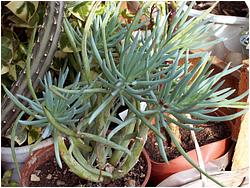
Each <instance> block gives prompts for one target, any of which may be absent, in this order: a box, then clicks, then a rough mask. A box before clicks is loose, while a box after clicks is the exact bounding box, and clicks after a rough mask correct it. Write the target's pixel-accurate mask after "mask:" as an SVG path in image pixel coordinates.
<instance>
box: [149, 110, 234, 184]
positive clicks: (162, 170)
mask: <svg viewBox="0 0 250 188" xmlns="http://www.w3.org/2000/svg"><path fill="white" fill-rule="evenodd" d="M214 114H216V115H217V116H224V115H225V114H224V113H223V112H222V111H218V112H216V113H214ZM224 123H225V124H227V125H229V126H230V127H232V126H233V123H232V122H231V121H226V122H224ZM231 143H232V140H231V137H228V138H225V139H222V140H219V141H216V142H213V143H210V144H206V145H204V146H201V147H200V148H201V153H202V158H203V161H204V163H208V162H209V161H211V160H215V159H217V158H219V157H221V156H222V155H224V154H225V153H226V152H227V151H228V150H229V148H230V146H231ZM187 154H188V155H189V156H190V157H191V159H192V160H193V161H195V162H196V164H198V161H197V154H196V151H195V149H193V150H191V151H189V152H187ZM150 160H151V165H152V172H151V177H150V182H152V183H153V185H155V186H156V185H158V184H159V183H160V182H162V181H163V180H164V179H166V178H167V177H169V176H171V175H173V174H175V173H178V172H181V171H184V170H188V169H191V168H192V165H191V164H190V163H189V162H188V161H187V160H186V159H185V158H184V157H183V156H179V157H177V158H175V159H172V160H170V161H169V162H168V163H161V162H156V161H154V160H152V159H150Z"/></svg>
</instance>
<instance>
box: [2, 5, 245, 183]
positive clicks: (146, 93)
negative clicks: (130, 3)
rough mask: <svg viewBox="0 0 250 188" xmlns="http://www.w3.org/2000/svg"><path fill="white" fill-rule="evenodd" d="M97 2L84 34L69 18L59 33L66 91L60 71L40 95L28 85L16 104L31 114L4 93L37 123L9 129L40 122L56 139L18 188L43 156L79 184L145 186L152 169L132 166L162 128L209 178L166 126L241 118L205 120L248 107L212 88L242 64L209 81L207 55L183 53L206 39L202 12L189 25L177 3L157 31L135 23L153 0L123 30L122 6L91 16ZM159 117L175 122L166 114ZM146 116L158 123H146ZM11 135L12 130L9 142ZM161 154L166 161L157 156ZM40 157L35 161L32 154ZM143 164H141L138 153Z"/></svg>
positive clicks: (47, 81) (159, 22)
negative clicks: (74, 70)
mask: <svg viewBox="0 0 250 188" xmlns="http://www.w3.org/2000/svg"><path fill="white" fill-rule="evenodd" d="M100 4H101V2H93V4H92V9H91V12H90V13H89V15H88V18H87V20H86V22H85V26H84V29H83V30H82V32H80V30H79V28H77V27H73V26H72V24H70V22H69V21H68V20H67V18H65V19H64V29H65V33H66V35H67V37H68V39H69V43H70V47H71V50H72V51H73V58H69V57H72V56H67V57H66V58H68V61H69V62H70V63H71V64H76V65H78V66H79V67H80V69H79V72H80V73H81V76H77V77H76V78H75V82H74V83H73V84H70V85H67V86H64V81H65V79H66V73H64V74H61V76H60V77H59V79H58V80H59V81H58V83H57V84H56V85H54V84H53V82H52V80H53V78H52V77H51V76H50V74H49V73H48V74H47V76H46V77H45V80H44V96H43V97H42V98H37V97H36V94H35V92H34V89H33V87H32V84H31V83H30V82H28V83H29V87H30V90H31V91H32V96H33V99H28V98H26V97H24V96H20V95H19V96H18V97H19V98H21V99H23V100H26V101H27V102H28V103H29V105H30V107H29V108H27V107H25V106H24V105H22V104H21V103H20V102H19V101H18V99H17V98H16V97H15V96H14V95H12V94H11V92H9V91H8V90H7V88H6V87H4V89H5V91H6V93H7V95H8V96H9V97H10V98H11V99H12V100H13V102H14V103H15V104H16V105H17V106H18V107H19V108H20V109H22V113H24V112H25V113H27V114H29V115H31V116H33V117H34V119H33V120H31V121H27V120H20V118H21V117H22V114H20V115H19V117H18V118H17V120H16V123H15V126H17V125H18V124H26V125H31V126H33V125H37V124H38V125H39V126H42V127H44V128H45V130H46V135H48V134H50V133H52V136H53V139H54V147H52V146H51V147H50V148H46V149H45V150H43V151H42V150H40V151H38V152H37V153H36V154H35V158H30V159H32V160H29V161H27V162H26V164H25V167H24V168H23V169H22V173H21V179H22V182H21V185H23V186H28V185H35V184H34V182H33V183H32V182H30V178H31V176H32V171H29V170H28V169H29V168H28V167H31V168H32V167H34V168H33V169H32V170H37V169H39V167H41V166H43V164H45V162H46V161H44V162H42V163H40V166H39V167H38V166H36V165H35V163H34V162H38V161H39V162H40V161H41V160H40V159H42V158H43V157H41V156H44V155H45V154H47V153H46V152H48V153H50V155H49V156H51V157H52V158H53V153H54V155H55V158H56V160H57V163H58V165H59V166H60V167H63V162H62V161H61V158H62V159H63V161H64V163H66V165H67V166H68V167H69V168H70V171H72V172H73V173H74V174H76V175H77V176H79V177H80V178H81V179H83V180H82V182H81V185H84V186H86V185H87V186H93V185H98V186H140V185H142V186H145V185H146V181H147V180H148V178H149V177H148V176H149V174H150V172H146V169H147V170H148V171H149V170H150V164H148V165H147V167H145V168H144V167H140V166H139V168H142V169H143V170H142V169H141V170H139V171H138V169H137V170H136V169H135V167H136V164H138V159H140V156H141V153H142V151H143V147H144V144H145V142H146V140H147V134H148V131H149V129H151V130H152V131H153V132H154V134H155V135H157V141H158V142H159V143H160V144H159V145H161V144H162V142H163V140H165V136H164V135H163V134H162V133H161V131H160V129H161V127H163V128H164V129H166V131H167V132H168V134H169V136H170V137H171V139H172V141H173V143H174V144H175V145H177V148H178V149H179V151H180V152H181V154H182V155H183V156H184V157H185V158H186V159H187V160H188V161H189V162H190V163H191V164H192V165H194V166H195V168H197V169H198V170H199V171H201V172H202V173H203V174H205V175H207V174H206V172H204V171H203V170H202V169H201V168H199V167H197V166H196V165H195V162H194V161H193V160H192V159H190V158H189V157H188V156H187V154H186V153H185V152H184V151H183V149H182V148H181V147H180V145H179V143H178V142H176V139H175V135H174V134H173V133H172V132H171V130H170V129H169V127H168V124H169V123H175V124H176V125H178V126H181V127H184V128H187V129H189V130H190V129H192V130H197V128H190V126H189V125H190V124H191V123H192V124H197V123H205V122H207V121H209V120H210V121H211V120H213V121H214V120H218V121H222V119H223V120H229V119H232V118H235V117H237V116H239V115H241V114H243V113H244V111H241V112H239V113H237V114H234V115H231V116H223V117H214V116H207V115H205V114H206V113H208V112H212V111H215V110H216V109H217V108H216V107H221V106H224V107H236V108H245V103H239V102H237V101H238V100H239V99H240V98H241V97H242V96H243V95H244V94H243V95H242V96H240V97H237V98H234V99H230V100H225V98H226V97H227V96H229V95H230V94H232V92H233V91H231V90H230V89H226V90H220V91H217V90H218V89H219V87H220V86H221V85H222V84H223V83H222V82H221V83H219V84H217V85H216V82H217V81H218V80H219V79H220V78H221V77H223V76H224V75H227V74H229V73H230V72H232V71H234V70H236V69H238V68H239V67H236V68H233V69H228V67H227V68H226V69H225V70H224V71H222V72H221V73H219V74H216V75H214V76H211V77H209V75H210V73H211V72H207V70H208V68H209V65H210V64H209V63H207V61H208V59H209V54H208V53H197V54H190V55H189V54H188V51H189V49H196V48H199V47H201V45H200V40H201V39H203V38H202V37H205V36H206V35H207V33H206V32H207V31H208V29H209V25H206V23H207V22H205V21H203V18H204V17H205V16H206V14H207V13H208V12H206V13H204V15H202V16H201V17H199V18H197V19H195V20H191V21H187V22H186V20H187V15H188V12H184V11H183V6H184V5H183V6H182V7H181V8H180V9H179V10H178V11H177V12H176V16H175V17H174V19H173V20H171V21H169V20H168V17H167V15H166V13H164V12H163V13H162V12H160V11H159V12H158V14H157V17H156V18H155V20H154V21H155V23H154V27H152V30H147V24H148V22H141V20H140V17H141V16H142V15H143V14H144V13H145V11H146V10H147V9H148V8H149V7H150V6H151V5H152V3H151V2H147V3H145V4H143V6H142V7H140V9H139V11H138V12H137V14H136V16H135V17H134V19H133V21H132V22H131V23H130V24H127V25H126V26H122V24H121V23H120V22H119V20H118V17H119V6H120V4H118V5H117V3H113V2H110V3H108V6H107V8H106V11H105V12H106V13H105V14H104V15H103V16H100V15H95V11H96V10H97V8H98V7H99V5H100ZM80 5H81V4H79V6H80ZM208 11H209V10H208ZM177 24H178V27H177ZM140 28H143V29H144V31H141V29H140ZM135 31H136V32H135ZM216 42H218V41H212V42H210V43H207V44H202V46H204V45H205V46H209V45H212V44H214V43H216ZM185 51H186V52H187V53H186V54H185V53H184V52H185ZM71 55H72V54H71ZM184 57H185V58H186V61H185V64H183V65H179V64H178V62H179V60H180V59H181V58H184ZM191 57H201V61H200V62H199V63H198V64H197V65H196V66H195V67H194V68H193V69H192V70H188V68H189V58H191ZM166 62H170V63H166ZM27 68H29V66H28V67H27ZM28 70H29V69H28ZM80 77H81V79H80ZM61 80H63V81H61ZM80 80H81V81H80ZM55 83H56V82H55ZM65 85H66V84H65ZM243 97H244V96H243ZM141 102H146V103H147V108H146V109H145V111H141V110H140V103H141ZM125 105H126V106H127V107H128V115H127V116H126V118H125V119H124V121H122V120H120V119H118V118H116V117H115V115H116V113H117V110H118V108H119V107H120V106H125ZM210 108H212V109H210ZM165 113H167V114H171V115H172V116H173V117H175V118H176V119H177V120H178V121H176V120H175V119H174V118H171V117H170V116H168V115H166V116H165V115H164V114H165ZM187 113H188V114H190V115H191V117H190V118H187V117H186V116H185V114H187ZM153 118H155V121H156V126H153V125H151V123H150V122H151V120H152V119H153ZM111 122H114V123H116V124H117V125H116V127H115V128H114V129H113V130H111V129H110V125H111ZM14 133H15V128H14V129H13V136H14ZM160 149H161V153H162V154H163V156H164V157H165V156H166V155H164V153H163V152H164V151H163V150H162V148H160ZM39 153H40V154H41V156H40V155H39V156H38V154H39ZM51 153H52V154H51ZM142 158H144V159H147V157H145V155H144V157H142ZM50 159H51V158H50ZM164 159H166V158H164ZM140 161H141V159H140ZM137 167H138V166H137ZM133 170H136V172H141V173H142V174H141V173H140V175H139V176H140V178H139V179H137V180H133V179H132V177H131V174H132V175H133V174H135V172H134V171H133ZM41 174H44V173H43V172H42V173H41ZM48 175H49V174H48ZM137 175H138V174H137ZM208 177H209V176H208ZM209 178H211V177H209ZM211 179H213V178H211ZM131 180H132V181H131ZM46 181H48V179H47V180H46ZM143 181H144V182H143ZM214 181H215V182H217V181H216V180H214ZM31 183H32V184H31ZM64 183H65V182H64ZM217 183H218V184H219V182H217ZM36 185H37V184H36ZM77 185H78V184H77ZM72 186H73V185H72Z"/></svg>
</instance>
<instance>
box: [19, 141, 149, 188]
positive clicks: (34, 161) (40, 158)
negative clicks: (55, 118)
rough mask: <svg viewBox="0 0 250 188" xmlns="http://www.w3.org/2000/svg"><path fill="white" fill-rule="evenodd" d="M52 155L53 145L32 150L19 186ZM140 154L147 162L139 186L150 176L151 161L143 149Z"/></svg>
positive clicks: (144, 184) (24, 184) (27, 183)
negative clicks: (143, 176) (143, 177)
mask: <svg viewBox="0 0 250 188" xmlns="http://www.w3.org/2000/svg"><path fill="white" fill-rule="evenodd" d="M54 155H55V152H54V145H50V146H48V147H44V148H41V149H39V150H37V151H36V152H34V154H33V155H32V156H30V157H29V158H28V159H27V160H26V162H25V164H24V165H23V167H22V169H21V178H20V179H21V181H20V186H22V187H28V186H29V182H30V176H31V174H32V173H33V172H34V171H35V170H36V169H37V168H38V167H39V166H41V165H43V164H44V163H45V162H46V161H48V160H49V159H50V158H52V157H54ZM142 156H143V158H144V159H145V160H146V163H147V173H146V176H145V179H144V182H143V183H142V185H141V187H146V185H147V183H148V180H149V178H150V174H151V163H150V158H149V156H148V154H147V151H146V150H145V149H143V151H142Z"/></svg>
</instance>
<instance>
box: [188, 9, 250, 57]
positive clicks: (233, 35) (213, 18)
mask: <svg viewBox="0 0 250 188" xmlns="http://www.w3.org/2000/svg"><path fill="white" fill-rule="evenodd" d="M187 8H188V6H185V8H184V10H186V9H187ZM202 13H203V11H201V10H195V9H191V10H190V12H189V16H190V17H198V16H200V15H201V14H202ZM207 18H209V19H210V22H212V23H214V25H213V26H212V29H213V30H214V31H216V32H215V33H214V35H213V37H212V38H211V40H213V39H217V38H224V39H225V41H223V42H220V43H218V44H216V45H214V46H213V47H212V48H211V49H209V50H210V51H212V55H215V56H217V57H218V58H220V59H222V60H226V58H227V56H228V54H230V53H232V54H234V55H241V52H242V45H241V43H240V37H241V32H242V31H244V30H246V29H247V28H248V24H249V19H248V18H246V17H238V16H224V15H215V14H209V15H208V16H207Z"/></svg>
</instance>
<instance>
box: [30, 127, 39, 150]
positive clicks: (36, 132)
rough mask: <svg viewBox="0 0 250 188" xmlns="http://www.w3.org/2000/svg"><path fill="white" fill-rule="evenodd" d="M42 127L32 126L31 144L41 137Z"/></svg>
mask: <svg viewBox="0 0 250 188" xmlns="http://www.w3.org/2000/svg"><path fill="white" fill-rule="evenodd" d="M40 134H41V128H40V127H33V126H32V127H31V128H30V129H29V131H28V144H29V145H31V144H33V143H34V142H36V141H37V140H38V139H39V138H40Z"/></svg>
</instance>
